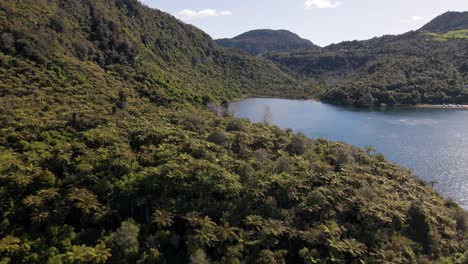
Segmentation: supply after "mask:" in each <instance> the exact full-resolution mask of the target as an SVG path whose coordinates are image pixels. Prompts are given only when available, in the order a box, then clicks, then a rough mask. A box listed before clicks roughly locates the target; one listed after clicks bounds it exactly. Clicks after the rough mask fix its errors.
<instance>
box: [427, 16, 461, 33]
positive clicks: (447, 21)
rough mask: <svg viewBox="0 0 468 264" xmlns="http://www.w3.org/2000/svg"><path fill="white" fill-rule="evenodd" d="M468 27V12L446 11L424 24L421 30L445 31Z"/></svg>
mask: <svg viewBox="0 0 468 264" xmlns="http://www.w3.org/2000/svg"><path fill="white" fill-rule="evenodd" d="M467 28H468V12H446V13H444V14H442V15H440V16H438V17H436V18H434V19H433V20H432V21H430V22H429V23H427V24H426V25H424V26H423V27H422V28H421V29H420V30H422V31H428V32H434V33H444V32H447V31H454V30H460V29H467Z"/></svg>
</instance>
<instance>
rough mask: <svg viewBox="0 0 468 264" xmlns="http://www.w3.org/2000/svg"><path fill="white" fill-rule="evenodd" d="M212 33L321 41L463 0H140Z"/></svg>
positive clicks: (399, 22)
mask: <svg viewBox="0 0 468 264" xmlns="http://www.w3.org/2000/svg"><path fill="white" fill-rule="evenodd" d="M140 1H141V2H143V3H144V4H146V5H148V6H150V7H153V8H158V9H161V10H163V11H166V12H168V13H171V14H173V15H174V16H176V17H178V18H179V19H181V20H183V21H184V22H186V23H189V24H193V25H195V26H197V27H199V28H201V29H202V30H204V31H205V32H207V33H208V34H210V35H211V36H212V37H213V38H231V37H234V36H236V35H239V34H240V33H243V32H245V31H248V30H252V29H260V28H268V29H287V30H290V31H293V32H295V33H297V34H299V35H300V36H301V37H303V38H307V39H310V40H311V41H312V42H314V43H316V44H318V45H321V46H324V45H328V44H331V43H337V42H341V41H344V40H355V39H358V40H361V39H369V38H372V37H375V36H381V35H385V34H400V33H404V32H407V31H410V30H414V29H418V28H420V27H421V26H422V25H424V24H425V23H427V22H428V21H430V20H431V19H432V18H434V17H436V16H437V15H440V14H442V13H444V12H446V11H468V0H196V1H194V0H140Z"/></svg>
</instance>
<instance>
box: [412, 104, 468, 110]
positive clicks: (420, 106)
mask: <svg viewBox="0 0 468 264" xmlns="http://www.w3.org/2000/svg"><path fill="white" fill-rule="evenodd" d="M414 107H416V108H434V109H455V110H457V109H458V110H468V105H456V104H449V105H432V104H420V105H415V106H414Z"/></svg>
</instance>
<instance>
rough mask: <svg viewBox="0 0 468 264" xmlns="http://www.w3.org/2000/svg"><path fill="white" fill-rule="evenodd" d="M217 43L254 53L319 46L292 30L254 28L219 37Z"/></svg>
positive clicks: (315, 47) (260, 53) (316, 47)
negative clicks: (225, 37) (231, 36)
mask: <svg viewBox="0 0 468 264" xmlns="http://www.w3.org/2000/svg"><path fill="white" fill-rule="evenodd" d="M216 43H217V44H219V45H220V46H223V47H226V48H235V49H240V50H243V51H246V52H248V53H250V54H252V55H263V54H265V53H268V52H281V51H290V50H297V49H318V48H319V47H318V46H317V45H314V44H313V43H312V42H311V41H310V40H306V39H302V38H301V37H299V36H298V35H296V34H294V33H292V32H290V31H287V30H271V29H258V30H252V31H249V32H245V33H243V34H241V35H239V36H236V37H234V38H232V39H218V40H216Z"/></svg>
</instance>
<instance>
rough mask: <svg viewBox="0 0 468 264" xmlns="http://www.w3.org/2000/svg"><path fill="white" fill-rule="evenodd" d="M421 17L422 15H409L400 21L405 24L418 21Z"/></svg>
mask: <svg viewBox="0 0 468 264" xmlns="http://www.w3.org/2000/svg"><path fill="white" fill-rule="evenodd" d="M423 19H424V17H422V16H411V17H409V18H405V19H401V20H400V22H401V23H405V24H410V23H416V22H420V21H421V20H423Z"/></svg>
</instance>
